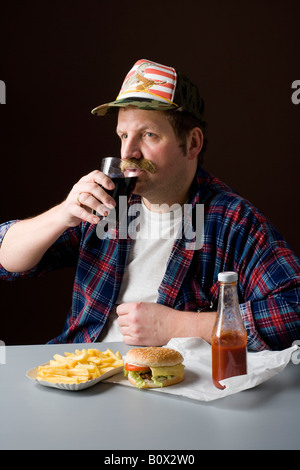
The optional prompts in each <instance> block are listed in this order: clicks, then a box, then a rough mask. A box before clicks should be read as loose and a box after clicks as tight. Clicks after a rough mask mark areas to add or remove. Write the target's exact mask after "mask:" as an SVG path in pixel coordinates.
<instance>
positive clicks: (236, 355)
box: [211, 331, 247, 389]
mask: <svg viewBox="0 0 300 470" xmlns="http://www.w3.org/2000/svg"><path fill="white" fill-rule="evenodd" d="M211 347H212V378H213V383H214V385H215V386H216V387H217V388H220V389H224V388H225V387H224V386H222V385H221V384H220V383H219V381H220V380H223V379H227V378H229V377H234V376H236V375H243V374H247V336H246V335H243V334H241V333H240V332H235V331H228V332H223V333H222V335H221V336H220V337H216V336H214V337H213V338H212V343H211Z"/></svg>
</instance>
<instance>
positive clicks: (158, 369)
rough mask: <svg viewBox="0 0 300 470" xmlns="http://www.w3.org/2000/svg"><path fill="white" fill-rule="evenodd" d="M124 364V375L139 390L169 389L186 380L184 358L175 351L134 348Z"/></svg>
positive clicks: (159, 348)
mask: <svg viewBox="0 0 300 470" xmlns="http://www.w3.org/2000/svg"><path fill="white" fill-rule="evenodd" d="M124 362H125V365H124V375H125V376H127V378H128V380H129V382H130V383H131V384H132V385H134V386H135V387H138V388H159V387H168V386H169V385H174V384H177V383H179V382H182V380H184V365H183V364H182V362H183V357H182V355H181V354H180V352H178V351H175V350H174V349H170V348H163V347H145V348H134V349H131V350H130V351H128V353H127V355H126V357H125V360H124Z"/></svg>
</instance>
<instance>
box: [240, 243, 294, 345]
mask: <svg viewBox="0 0 300 470" xmlns="http://www.w3.org/2000/svg"><path fill="white" fill-rule="evenodd" d="M254 258H256V261H255V259H254V260H253V266H252V267H251V269H250V271H251V275H250V272H249V274H248V275H246V279H244V285H245V286H246V289H245V299H247V301H246V302H244V303H243V304H242V305H241V306H240V308H241V313H242V316H243V319H244V322H245V325H246V328H247V330H248V345H249V348H250V349H253V350H260V349H266V348H268V347H269V348H270V349H273V350H276V349H283V348H284V347H286V348H287V347H290V346H291V345H292V343H293V341H295V340H296V339H298V338H299V337H300V275H299V273H300V266H299V260H298V259H297V257H296V256H295V255H294V253H293V252H292V250H291V249H290V248H289V247H288V246H287V244H286V243H285V242H284V241H279V240H278V241H277V242H273V243H271V244H270V245H269V246H268V247H266V248H265V249H264V250H263V252H260V256H258V257H254Z"/></svg>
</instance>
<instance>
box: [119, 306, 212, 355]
mask: <svg viewBox="0 0 300 470" xmlns="http://www.w3.org/2000/svg"><path fill="white" fill-rule="evenodd" d="M117 314H118V316H119V318H118V320H117V323H118V325H119V327H120V330H121V333H122V335H123V341H124V343H126V344H131V345H136V346H163V345H165V344H167V343H168V342H169V341H170V339H171V338H187V337H190V338H192V337H201V338H203V339H204V340H205V341H207V342H208V343H210V342H211V333H212V329H213V326H214V323H215V319H216V312H213V311H210V312H201V313H198V312H185V311H180V310H175V309H173V308H170V307H166V306H165V305H161V304H157V303H151V302H128V303H124V304H121V305H119V306H118V307H117Z"/></svg>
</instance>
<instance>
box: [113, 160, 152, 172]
mask: <svg viewBox="0 0 300 470" xmlns="http://www.w3.org/2000/svg"><path fill="white" fill-rule="evenodd" d="M120 167H121V170H122V171H125V170H127V169H130V168H138V169H140V170H145V171H149V173H155V172H156V165H155V164H154V163H152V162H150V161H149V160H147V159H146V158H140V159H137V158H128V159H126V160H122V162H121V165H120Z"/></svg>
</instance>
